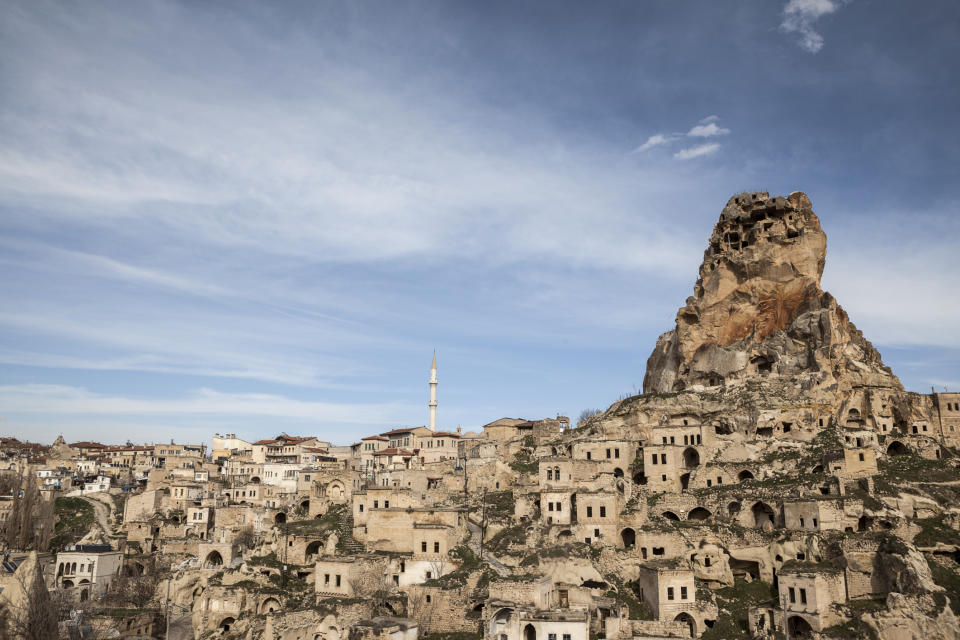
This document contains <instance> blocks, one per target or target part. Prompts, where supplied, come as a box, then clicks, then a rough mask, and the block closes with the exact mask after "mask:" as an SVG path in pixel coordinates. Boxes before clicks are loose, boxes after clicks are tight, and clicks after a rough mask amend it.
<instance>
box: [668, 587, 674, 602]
mask: <svg viewBox="0 0 960 640" xmlns="http://www.w3.org/2000/svg"><path fill="white" fill-rule="evenodd" d="M667 600H673V587H667Z"/></svg>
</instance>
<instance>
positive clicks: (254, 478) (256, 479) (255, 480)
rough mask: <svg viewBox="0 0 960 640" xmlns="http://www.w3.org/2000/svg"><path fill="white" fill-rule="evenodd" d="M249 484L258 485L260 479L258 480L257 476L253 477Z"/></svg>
mask: <svg viewBox="0 0 960 640" xmlns="http://www.w3.org/2000/svg"><path fill="white" fill-rule="evenodd" d="M250 484H260V478H258V477H257V476H253V477H252V478H250Z"/></svg>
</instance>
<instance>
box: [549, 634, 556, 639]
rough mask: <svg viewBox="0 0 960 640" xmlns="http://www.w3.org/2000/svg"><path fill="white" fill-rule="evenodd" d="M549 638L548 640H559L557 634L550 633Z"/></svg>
mask: <svg viewBox="0 0 960 640" xmlns="http://www.w3.org/2000/svg"><path fill="white" fill-rule="evenodd" d="M547 638H548V640H557V634H555V633H548V634H547Z"/></svg>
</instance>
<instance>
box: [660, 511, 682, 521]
mask: <svg viewBox="0 0 960 640" xmlns="http://www.w3.org/2000/svg"><path fill="white" fill-rule="evenodd" d="M660 516H661V517H662V518H663V519H664V520H679V519H680V516H678V515H677V514H675V513H674V512H673V511H664V512H663V513H661V514H660Z"/></svg>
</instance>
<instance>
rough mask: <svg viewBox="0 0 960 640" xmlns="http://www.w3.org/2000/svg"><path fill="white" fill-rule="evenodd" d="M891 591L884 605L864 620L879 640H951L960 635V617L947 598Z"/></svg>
mask: <svg viewBox="0 0 960 640" xmlns="http://www.w3.org/2000/svg"><path fill="white" fill-rule="evenodd" d="M941 598H942V600H941V601H940V603H938V602H937V601H936V600H935V599H934V598H933V597H932V596H929V595H926V596H912V597H911V596H906V595H903V594H901V593H891V594H890V595H889V596H887V609H886V610H885V611H877V612H875V613H870V614H867V615H865V616H864V617H863V621H864V622H865V623H866V624H868V625H869V626H870V627H871V628H872V629H873V631H874V632H875V633H876V637H877V638H878V639H879V640H951V639H953V638H960V621H958V620H957V616H956V615H955V614H954V613H953V610H952V609H951V608H950V605H949V604H948V603H946V598H943V597H942V596H941Z"/></svg>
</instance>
